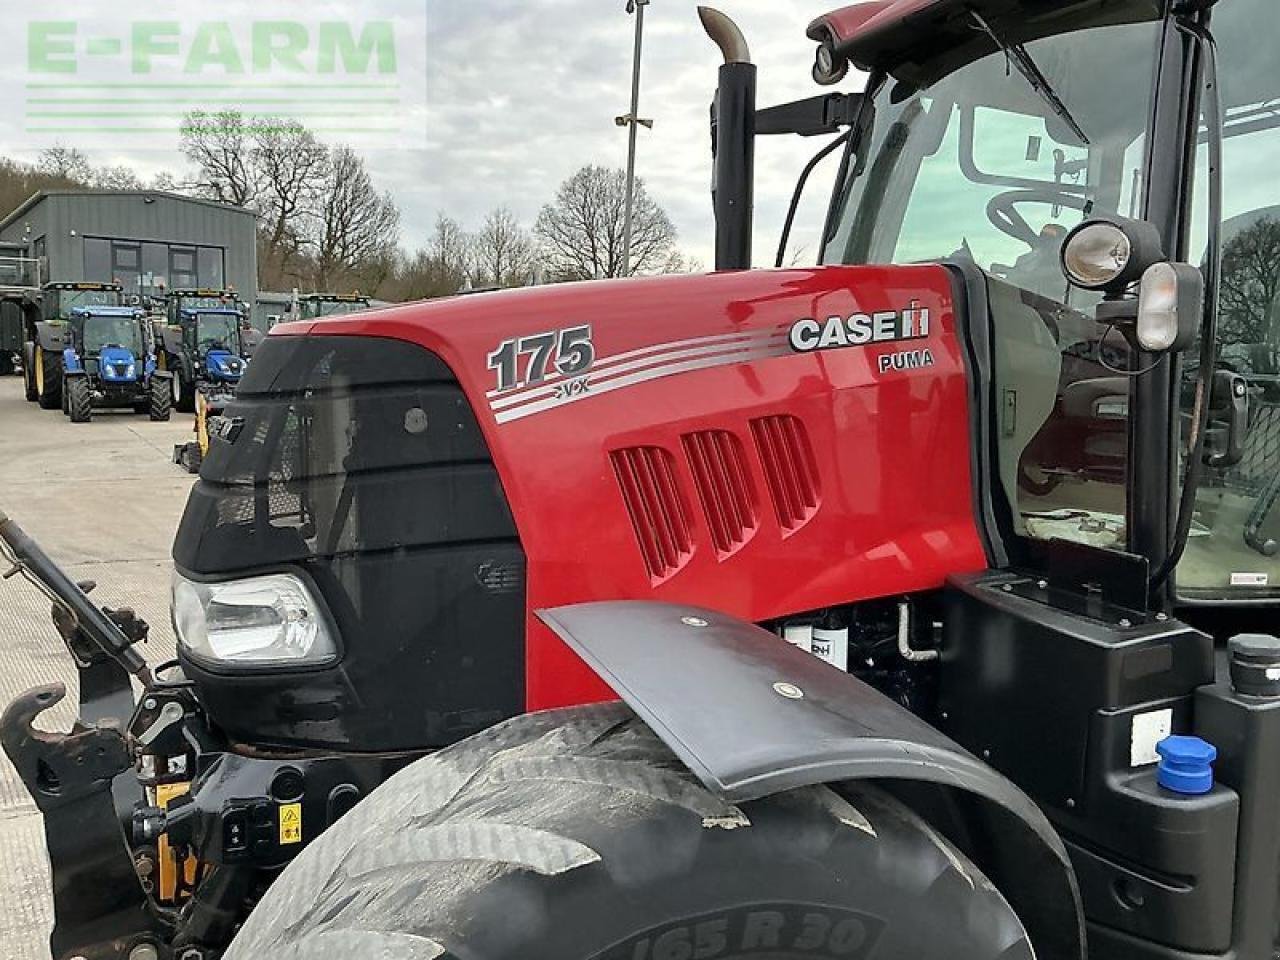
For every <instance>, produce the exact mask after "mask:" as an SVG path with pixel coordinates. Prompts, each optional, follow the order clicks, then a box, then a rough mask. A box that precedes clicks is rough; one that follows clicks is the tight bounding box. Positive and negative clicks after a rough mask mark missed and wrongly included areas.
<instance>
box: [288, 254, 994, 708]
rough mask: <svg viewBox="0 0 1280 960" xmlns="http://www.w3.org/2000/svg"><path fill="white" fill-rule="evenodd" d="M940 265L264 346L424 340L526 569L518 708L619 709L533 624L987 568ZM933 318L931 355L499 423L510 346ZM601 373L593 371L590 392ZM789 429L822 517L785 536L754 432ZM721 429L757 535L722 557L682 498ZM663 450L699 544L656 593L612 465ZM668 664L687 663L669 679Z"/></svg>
mask: <svg viewBox="0 0 1280 960" xmlns="http://www.w3.org/2000/svg"><path fill="white" fill-rule="evenodd" d="M952 296H953V295H952V289H951V281H950V278H949V276H948V274H947V273H946V271H945V270H944V269H942V268H941V267H934V266H918V267H906V266H904V267H824V268H816V269H807V270H786V271H752V272H746V273H723V274H716V275H712V276H706V277H669V278H655V279H646V280H628V281H615V282H609V283H588V284H580V285H572V286H554V287H542V288H536V289H529V290H522V291H518V292H510V293H494V294H483V295H478V296H472V297H464V298H456V299H451V300H446V301H436V302H431V303H422V304H413V305H407V306H403V307H398V308H392V309H387V310H379V311H374V312H370V313H365V314H359V315H356V316H351V317H343V318H335V319H332V320H321V321H316V322H312V323H293V324H287V325H280V326H277V327H276V328H275V329H274V330H273V331H272V334H271V335H272V336H281V335H296V334H304V333H306V332H307V331H308V330H314V331H315V332H317V333H320V332H323V333H324V334H328V335H334V334H351V335H365V336H383V337H394V338H398V339H402V340H408V341H412V342H414V343H418V344H421V345H422V346H424V347H427V348H428V349H430V350H433V351H435V352H436V353H437V354H438V355H440V356H441V357H442V358H443V359H444V360H445V361H446V362H447V363H449V365H450V366H451V367H452V368H453V370H454V371H455V372H456V374H457V376H458V378H459V380H460V381H461V383H462V386H463V388H464V389H465V390H466V392H467V394H468V395H469V396H470V398H471V400H472V403H473V405H474V407H475V409H476V412H477V416H478V417H479V420H480V423H481V425H482V427H483V429H484V431H485V433H486V435H487V437H488V441H489V446H490V449H491V451H492V453H493V457H494V461H495V463H496V465H497V468H498V470H499V473H500V475H501V477H502V482H503V485H504V487H505V489H506V493H507V495H508V497H509V499H510V502H511V505H512V509H513V512H514V514H515V518H516V522H517V525H518V527H519V531H520V536H521V539H522V541H523V544H524V547H525V550H526V552H527V555H528V563H529V567H528V593H529V607H530V616H529V622H528V671H527V678H528V679H527V692H528V707H529V709H531V710H536V709H542V708H546V707H553V706H560V705H568V704H574V703H580V702H586V701H589V700H594V699H606V698H611V697H612V694H611V692H610V691H609V690H608V688H606V687H605V686H604V684H603V683H602V682H601V681H599V680H598V679H597V678H596V677H595V676H594V674H592V673H591V671H590V670H589V669H588V668H587V667H586V666H585V665H584V664H582V663H581V662H580V661H579V660H578V659H577V658H576V657H575V656H574V655H573V654H572V653H571V652H570V651H569V650H568V648H567V647H565V646H563V645H562V644H561V642H560V641H559V640H557V639H556V638H555V637H554V636H553V635H552V634H551V632H550V631H549V630H547V628H546V627H545V626H543V625H542V623H541V622H540V621H538V620H537V619H536V618H535V617H534V616H533V615H532V611H533V610H536V609H541V608H546V607H553V606H557V605H560V604H566V603H573V602H580V601H586V600H605V599H623V598H641V599H657V600H665V601H673V602H688V603H697V604H702V605H705V606H711V607H715V608H717V609H720V610H723V611H726V612H728V613H732V614H735V615H737V616H740V617H743V618H746V619H748V620H755V621H759V620H765V619H771V618H775V617H779V616H782V615H785V614H788V613H796V612H800V611H807V610H813V609H819V608H822V607H825V606H829V605H833V604H838V603H842V602H847V601H852V600H856V599H862V598H868V597H876V596H888V595H893V594H898V593H905V592H911V591H919V590H925V589H930V588H935V587H938V586H940V585H941V584H942V582H943V580H944V578H945V577H946V576H947V575H948V574H950V573H953V572H960V571H971V570H978V569H982V568H983V567H985V565H986V560H985V557H984V554H983V549H982V546H981V543H980V541H979V537H978V533H977V530H976V528H975V525H974V519H973V506H972V494H971V479H970V473H969V469H970V467H969V464H970V459H969V458H970V449H969V444H970V440H969V434H970V427H969V419H968V418H969V413H968V409H967V406H968V403H967V388H966V381H965V376H966V374H965V368H964V364H963V361H962V358H961V348H960V344H959V343H958V341H957V339H956V336H955V317H954V314H953V310H954V304H953V299H952ZM913 299H916V300H919V301H920V303H921V304H922V305H923V306H924V307H927V308H928V309H929V311H930V313H931V317H932V324H933V330H932V335H931V337H930V339H929V340H928V341H914V342H911V343H900V344H884V345H879V346H867V347H849V348H845V349H840V350H833V351H826V352H822V353H811V354H788V355H786V356H780V357H773V358H770V359H764V360H757V361H753V362H744V363H740V364H736V365H731V366H720V367H715V368H712V369H704V370H697V371H693V372H687V373H681V374H678V375H675V376H671V377H668V378H666V379H660V380H654V381H650V382H645V383H639V384H636V385H634V386H630V387H627V388H626V389H620V390H617V391H615V392H611V393H602V394H599V395H593V396H591V397H590V398H589V399H585V400H582V401H580V402H577V403H573V404H570V405H567V406H563V407H558V408H554V409H550V410H547V411H545V412H543V413H540V414H537V415H535V416H530V417H527V418H525V419H520V420H515V421H512V422H509V423H505V424H499V423H498V422H497V421H496V420H495V418H494V415H493V413H492V412H491V410H490V407H489V402H488V400H487V399H486V393H487V392H488V391H491V390H493V389H494V388H495V386H496V382H495V374H494V372H493V371H491V370H490V369H489V368H488V364H487V358H488V355H489V354H490V353H491V352H493V351H494V350H495V349H496V348H497V347H498V345H499V343H500V342H501V341H503V340H505V339H507V338H508V337H511V336H518V335H522V334H533V333H537V332H542V331H547V330H553V329H563V328H567V327H573V326H575V325H579V324H584V323H589V324H591V326H592V328H593V336H594V342H595V346H596V350H597V355H598V360H597V365H599V363H600V362H601V361H605V360H607V359H608V358H609V357H610V356H614V355H617V354H619V353H623V352H627V351H632V350H637V349H640V348H643V347H647V346H651V345H653V344H657V343H665V342H670V341H680V340H685V339H689V338H694V337H704V336H716V335H724V334H738V333H743V332H754V331H768V330H774V329H783V330H786V329H789V328H790V326H791V325H792V324H793V323H794V322H795V321H796V320H799V319H802V318H805V317H816V318H819V319H825V318H826V317H828V316H830V315H833V314H841V315H844V316H848V315H850V314H853V313H857V312H861V313H870V312H874V311H877V310H889V309H901V308H903V307H905V306H907V305H908V303H909V302H910V301H911V300H913ZM926 346H927V347H928V348H929V349H930V350H931V351H932V353H933V355H934V358H935V360H936V365H935V366H933V367H931V368H925V369H916V370H907V371H899V372H891V373H888V374H884V375H881V374H880V373H879V372H878V371H877V367H876V361H877V359H878V357H880V356H881V355H882V354H884V353H889V352H894V351H895V350H896V349H901V348H921V347H926ZM601 376H603V375H601ZM779 413H785V414H790V415H792V416H795V417H798V418H800V419H801V420H802V421H803V422H804V424H805V425H806V427H807V430H808V433H809V436H810V439H811V440H812V443H813V447H814V451H815V454H816V459H817V467H818V471H819V474H820V478H821V484H822V504H821V507H820V508H819V510H818V511H817V513H816V515H815V516H814V517H813V518H812V520H810V521H809V522H808V524H807V525H805V526H804V527H802V528H801V529H800V530H798V531H797V532H795V533H793V534H792V535H791V536H789V537H787V538H785V539H784V537H783V535H782V532H781V530H780V529H779V527H778V524H777V522H776V521H775V520H774V517H773V513H772V507H771V505H770V500H769V497H768V493H767V489H768V488H767V485H766V480H765V477H764V474H763V471H762V467H761V464H760V461H759V459H758V457H757V456H756V455H755V452H754V450H755V448H754V445H753V443H752V438H751V432H750V429H749V427H748V421H749V420H750V419H752V418H755V417H760V416H767V415H771V414H779ZM702 429H718V430H728V431H731V432H733V433H734V434H736V435H737V436H738V438H739V439H740V440H741V441H742V444H743V446H744V448H745V449H746V451H747V452H748V456H747V458H746V459H747V462H748V464H749V469H750V476H751V481H752V484H753V486H754V491H755V497H756V500H757V501H758V504H759V516H760V518H761V522H760V524H759V528H758V530H757V531H756V533H755V535H754V537H753V538H752V539H750V540H749V541H748V542H747V543H746V544H745V545H744V546H743V547H742V548H741V549H739V550H738V551H737V552H736V553H734V554H732V555H731V556H728V557H727V558H723V559H722V558H721V557H719V556H718V555H717V551H716V549H715V548H714V546H713V545H712V543H711V542H710V540H709V537H708V530H707V523H706V520H705V517H704V516H703V514H702V511H701V508H700V506H699V505H698V500H697V497H696V495H695V494H694V491H693V488H692V480H691V476H690V473H689V465H688V462H687V460H686V459H685V455H684V452H683V450H682V448H681V441H680V437H681V435H682V434H683V433H686V432H688V431H690V430H702ZM635 445H647V446H654V445H656V446H660V447H663V448H665V449H666V450H668V451H669V452H670V453H671V454H672V455H673V456H674V457H675V460H676V463H677V465H678V477H679V480H680V482H681V485H682V487H683V490H684V495H685V501H686V507H687V508H688V511H687V512H688V514H689V516H690V518H691V520H692V525H693V532H694V544H695V546H694V551H693V556H692V558H691V559H690V560H689V562H688V563H687V565H686V566H684V567H683V568H682V569H681V570H680V571H679V572H678V573H676V574H674V575H673V576H670V577H669V578H667V579H666V580H665V581H664V582H662V583H660V584H658V585H656V586H655V585H654V584H652V583H651V582H650V579H649V576H648V574H647V572H646V570H645V568H644V566H643V564H642V562H641V556H640V553H639V549H638V547H637V543H636V538H635V534H634V532H633V527H632V524H631V521H630V520H629V518H628V515H627V512H626V509H625V507H624V504H623V499H622V495H621V493H620V490H619V487H618V482H617V479H616V477H615V474H614V472H613V470H612V468H611V466H610V460H609V452H610V451H612V450H616V449H619V448H623V447H630V446H635ZM676 668H678V665H676Z"/></svg>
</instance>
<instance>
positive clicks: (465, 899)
mask: <svg viewBox="0 0 1280 960" xmlns="http://www.w3.org/2000/svg"><path fill="white" fill-rule="evenodd" d="M873 954H874V956H877V957H886V958H890V957H891V958H899V957H900V958H911V960H935V958H936V960H943V958H947V960H951V958H955V957H964V958H966V960H997V958H998V960H1030V958H1032V957H1033V956H1034V954H1033V952H1032V949H1031V946H1030V944H1029V943H1028V941H1027V935H1026V932H1025V930H1024V929H1023V927H1022V924H1021V923H1020V922H1019V920H1018V918H1017V917H1016V916H1015V915H1014V913H1013V911H1012V909H1011V908H1010V907H1009V905H1008V904H1007V903H1006V902H1005V900H1004V898H1003V897H1002V896H1001V895H1000V894H999V893H998V892H997V891H996V890H995V888H994V887H993V886H992V885H991V884H990V883H989V882H988V881H987V880H986V879H985V878H984V877H983V876H982V874H981V873H980V871H978V869H977V868H976V867H974V866H973V864H971V863H970V862H969V861H967V860H966V859H965V858H964V856H963V855H962V854H961V853H960V852H959V851H958V850H956V849H955V848H953V847H951V846H950V845H949V844H948V843H947V842H946V841H945V840H943V839H942V838H941V837H940V836H939V835H938V834H936V833H935V832H934V831H933V830H931V829H930V828H929V827H927V826H926V825H925V824H924V823H923V822H922V821H921V820H919V819H918V818H917V817H916V816H915V815H914V814H913V813H911V812H910V811H909V810H908V809H907V808H906V807H904V806H903V805H902V804H901V803H899V802H898V801H896V800H894V799H892V798H891V797H890V796H889V795H888V794H886V793H883V792H881V791H879V790H877V789H875V788H874V787H869V786H852V787H850V788H848V789H847V790H845V791H844V793H843V794H838V793H837V792H836V791H835V790H833V789H831V788H828V787H825V786H817V787H808V788H804V789H800V790H793V791H789V792H787V793H784V794H779V795H777V796H772V797H767V798H765V799H762V800H755V801H751V802H748V803H743V804H741V805H740V806H737V807H734V806H730V805H727V804H725V803H724V802H722V801H721V800H719V799H717V798H716V797H715V796H714V795H712V794H711V793H709V792H708V791H707V790H706V789H704V788H703V787H702V786H701V785H700V784H699V783H698V782H697V781H696V780H695V779H694V777H693V776H692V775H691V774H690V773H689V772H688V771H687V770H686V769H685V768H684V767H683V766H682V765H681V764H680V763H679V762H678V761H677V760H676V758H675V757H674V756H673V755H672V754H671V753H670V752H669V751H668V750H667V748H666V747H665V746H664V745H663V744H662V743H661V742H660V741H659V740H658V739H657V737H655V736H654V734H653V733H652V732H651V731H650V730H649V729H648V728H647V727H645V726H644V725H643V724H641V723H640V722H639V721H638V720H637V719H636V718H635V716H634V715H633V714H631V713H630V711H629V710H627V708H626V707H624V706H622V705H619V704H608V705H602V706H596V707H589V708H585V709H575V710H566V711H556V712H552V713H543V714H534V715H530V716H525V717H520V718H517V719H515V720H512V721H509V722H507V723H504V724H501V725H499V726H497V727H494V728H492V729H490V730H488V731H486V732H484V733H481V734H479V735H478V736H475V737H472V738H471V739H470V740H467V741H464V742H463V743H460V744H458V745H456V746H454V747H451V748H449V749H447V750H444V751H442V752H440V753H437V754H435V755H433V756H431V757H429V758H427V759H425V760H421V761H419V762H417V763H415V764H413V765H412V766H410V767H408V768H406V769H405V770H403V771H401V772H400V773H399V774H397V775H396V776H394V777H392V778H391V779H390V780H389V781H387V783H385V784H384V785H383V786H382V787H380V788H379V789H378V790H377V791H375V792H374V793H373V794H372V795H371V796H370V797H369V798H368V799H366V800H364V801H363V802H362V803H360V804H359V805H358V806H356V808H355V809H354V810H353V811H352V812H350V813H348V814H347V815H346V817H345V818H343V819H342V820H340V821H339V822H338V823H337V824H335V825H334V826H333V827H330V828H329V829H328V830H327V831H326V832H325V833H323V834H322V835H321V836H320V837H319V838H318V839H316V840H315V842H314V843H312V844H311V845H310V846H309V847H308V848H307V849H305V850H304V851H303V852H302V853H301V854H300V855H299V856H298V857H297V859H296V860H295V861H294V863H293V864H292V865H291V866H290V867H289V868H288V869H286V870H285V872H284V875H283V876H282V877H281V878H280V879H278V880H277V881H276V882H275V883H274V884H273V886H272V887H271V888H270V890H268V892H267V894H266V896H265V897H264V898H263V899H262V901H261V903H260V904H259V906H258V907H257V908H256V909H255V910H254V912H253V913H252V914H251V915H250V917H249V919H248V921H247V922H246V923H245V925H244V926H243V928H242V929H241V931H240V933H239V935H238V936H237V938H236V939H235V941H234V942H233V943H232V945H231V948H230V950H229V951H228V953H227V954H226V960H250V958H258V957H276V958H289V960H304V958H305V960H349V958H351V957H363V956H375V955H386V956H390V955H395V956H397V957H399V956H404V957H424V958H425V957H433V958H434V957H439V958H442V960H449V958H458V957H484V958H485V960H636V958H642V960H666V958H671V960H692V958H695V957H697V958H704V960H731V958H744V960H745V958H748V957H749V958H753V960H762V958H764V957H765V956H768V957H769V958H770V960H783V958H787V960H790V958H801V957H804V958H810V960H812V958H837V957H841V958H846V960H848V958H855V960H859V958H865V957H869V956H872V955H873Z"/></svg>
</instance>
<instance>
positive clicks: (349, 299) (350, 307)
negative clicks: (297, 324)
mask: <svg viewBox="0 0 1280 960" xmlns="http://www.w3.org/2000/svg"><path fill="white" fill-rule="evenodd" d="M370 306H371V304H370V302H369V298H368V297H362V296H360V295H359V294H358V293H350V294H347V293H308V294H303V295H302V296H300V297H297V298H296V299H295V300H294V304H293V310H292V311H291V313H292V316H291V319H293V320H324V319H327V318H329V317H345V316H347V315H348V314H352V313H360V312H361V311H363V310H368V309H369V307H370Z"/></svg>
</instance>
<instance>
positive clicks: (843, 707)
mask: <svg viewBox="0 0 1280 960" xmlns="http://www.w3.org/2000/svg"><path fill="white" fill-rule="evenodd" d="M537 615H538V617H539V618H540V619H541V620H542V621H543V622H544V623H546V624H547V626H548V627H550V628H551V630H553V631H554V632H555V633H556V634H557V635H558V636H559V637H560V638H561V639H562V640H564V642H565V643H567V644H568V645H569V646H570V647H571V648H572V649H573V650H574V652H575V653H577V654H578V655H579V656H580V657H582V659H583V660H584V661H586V663H587V664H588V665H589V666H590V667H591V668H592V669H593V670H594V671H595V672H596V673H597V674H599V676H600V677H601V679H603V680H604V681H605V682H606V683H607V684H609V686H610V687H611V688H612V689H613V690H614V691H615V692H616V693H617V694H618V695H619V696H620V697H621V698H622V699H623V700H624V701H625V702H626V703H627V705H628V706H630V707H631V709H633V710H634V711H635V712H636V714H637V715H638V716H639V717H640V718H641V719H642V720H643V721H644V722H645V723H646V724H648V726H649V727H651V728H652V729H653V731H654V733H656V734H657V735H658V736H659V737H660V738H661V739H662V740H663V741H664V742H665V743H666V744H667V746H668V747H670V748H671V750H672V752H673V753H675V755H676V756H677V757H679V759H680V760H681V761H682V762H683V763H684V764H685V765H686V766H687V767H688V768H689V769H690V770H691V771H692V772H693V773H694V774H695V775H696V776H697V777H698V778H699V779H700V780H701V781H702V782H703V784H704V785H705V786H706V787H707V789H708V790H710V791H711V792H712V793H713V794H715V795H716V796H718V797H720V798H722V799H723V800H725V801H726V802H728V803H740V802H744V801H747V800H753V799H759V798H761V797H765V796H769V795H772V794H776V793H781V792H784V791H787V790H794V789H797V788H799V787H804V786H811V785H814V784H819V783H825V784H838V783H840V782H843V781H851V780H874V781H882V782H884V783H885V785H886V786H889V785H901V787H902V788H903V791H904V794H905V798H907V799H909V798H910V797H912V796H914V795H917V794H919V792H920V790H921V788H922V787H924V788H925V792H931V793H932V794H933V795H944V796H946V797H947V799H946V800H945V801H944V803H943V806H944V808H945V809H946V812H947V815H948V816H951V817H958V818H959V819H960V823H951V824H950V826H952V827H958V828H959V832H961V833H963V834H965V835H967V838H968V840H969V843H967V844H966V846H968V847H970V848H971V849H968V850H966V852H967V853H969V854H970V856H972V857H973V859H974V860H975V861H976V862H977V863H978V866H979V867H981V868H982V869H983V871H984V872H985V873H986V874H987V876H989V877H990V878H991V879H992V881H993V882H994V883H995V884H996V885H997V886H998V887H999V888H1000V890H1001V892H1002V893H1004V895H1005V896H1006V898H1008V900H1009V901H1010V903H1011V904H1012V905H1013V907H1014V909H1015V910H1016V911H1017V913H1018V915H1019V917H1020V918H1021V919H1022V921H1023V923H1024V924H1025V925H1026V927H1027V930H1028V932H1029V933H1030V934H1031V942H1032V943H1033V944H1034V945H1035V948H1036V951H1037V955H1038V956H1039V957H1041V958H1050V957H1053V958H1059V957H1060V958H1064V960H1065V958H1077V960H1078V958H1082V957H1084V956H1085V952H1084V951H1085V946H1084V945H1085V933H1084V914H1083V910H1082V907H1081V902H1080V892H1079V889H1078V886H1077V884H1076V879H1075V873H1074V871H1073V869H1072V867H1071V863H1070V860H1069V859H1068V856H1067V852H1066V848H1065V847H1064V846H1063V843H1062V840H1061V838H1060V837H1059V836H1058V834H1057V831H1056V830H1054V828H1053V826H1052V824H1050V823H1049V821H1048V819H1047V818H1046V817H1045V815H1044V813H1043V812H1042V811H1041V810H1040V808H1039V807H1037V806H1036V804H1035V803H1034V802H1033V801H1032V800H1031V799H1030V798H1029V797H1028V796H1027V795H1026V794H1025V793H1023V792H1022V791H1021V790H1020V789H1019V788H1018V787H1017V786H1015V785H1014V784H1013V783H1012V782H1011V781H1009V780H1008V779H1006V778H1005V777H1003V776H1002V775H1001V774H999V773H998V772H996V771H995V770H994V769H992V768H991V767H990V766H988V765H987V764H985V763H983V762H982V761H981V760H979V759H977V758H976V757H974V756H973V755H972V754H970V753H968V752H967V751H966V750H965V749H964V748H963V747H961V746H960V745H959V744H957V743H955V742H954V741H952V740H951V739H950V738H948V737H946V736H945V735H943V734H942V733H940V732H938V731H937V730H936V729H934V728H933V727H931V726H929V724H927V723H925V722H924V721H923V720H921V719H920V718H919V717H917V716H915V715H914V714H912V713H910V712H909V711H907V710H906V709H905V708H904V707H902V706H900V705H899V704H897V703H895V702H894V701H892V700H890V699H889V698H888V697H885V696H883V695H882V694H881V693H879V692H878V691H876V690H874V689H873V688H872V687H870V686H869V685H867V684H865V683H863V682H862V681H861V680H859V679H857V678H856V677H854V676H851V675H850V674H848V673H845V672H844V671H842V670H837V669H835V668H833V667H831V666H830V665H829V664H826V663H824V662H823V661H821V660H819V659H818V658H816V657H814V656H812V655H810V654H808V653H806V652H804V651H801V650H799V649H798V648H796V647H793V646H791V645H790V644H788V643H786V642H784V641H783V640H781V639H779V638H778V637H777V636H775V635H774V634H772V633H770V632H768V631H767V630H763V629H761V628H760V627H757V626H755V625H754V624H751V623H747V622H745V621H742V620H739V619H737V618H734V617H730V616H727V615H725V614H722V613H718V612H716V611H712V610H706V609H702V608H699V607H692V606H684V605H678V604H666V603H654V602H646V601H615V602H603V603H587V604H577V605H573V606H566V607H558V608H555V609H552V610H540V611H538V612H537ZM1046 762H1052V759H1051V757H1047V758H1046ZM929 786H932V787H933V788H935V789H933V790H932V791H928V789H927V788H928V787H929ZM936 788H941V789H940V790H939V789H936ZM913 791H915V792H913ZM920 795H923V794H920ZM919 812H921V813H922V814H925V813H926V811H924V810H920V811H919ZM926 818H928V817H927V816H926ZM933 822H934V825H935V826H936V827H937V828H938V829H940V830H942V831H943V832H946V828H947V826H948V825H947V824H943V823H939V822H937V820H934V821H933Z"/></svg>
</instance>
